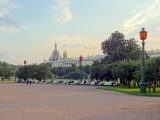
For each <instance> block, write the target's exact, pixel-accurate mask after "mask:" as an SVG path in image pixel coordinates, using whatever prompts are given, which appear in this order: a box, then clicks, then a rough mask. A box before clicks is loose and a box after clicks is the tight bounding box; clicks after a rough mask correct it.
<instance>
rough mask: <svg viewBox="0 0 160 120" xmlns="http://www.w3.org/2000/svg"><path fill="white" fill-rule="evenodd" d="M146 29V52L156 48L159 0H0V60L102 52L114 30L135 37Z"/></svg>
mask: <svg viewBox="0 0 160 120" xmlns="http://www.w3.org/2000/svg"><path fill="white" fill-rule="evenodd" d="M143 27H145V30H146V31H147V32H148V35H147V39H146V40H145V42H146V43H145V50H151V49H153V50H156V49H160V0H0V61H5V62H7V63H10V64H14V65H18V64H20V65H23V61H24V60H26V61H27V64H33V63H38V64H39V63H42V62H43V61H44V59H46V60H48V59H49V57H50V55H51V53H52V52H53V50H54V44H55V42H56V43H57V49H58V51H59V53H60V55H61V56H62V55H63V52H64V51H65V49H66V51H67V53H68V57H69V58H71V57H79V56H80V55H82V56H84V57H86V56H88V55H89V56H91V55H94V56H95V55H102V50H101V43H102V42H103V41H104V40H105V39H108V38H109V37H110V35H111V33H113V32H114V31H117V30H118V31H119V32H121V33H123V34H124V35H125V39H129V38H132V37H134V38H135V39H136V40H137V41H139V42H138V43H139V44H140V46H141V40H140V39H139V31H141V28H143Z"/></svg>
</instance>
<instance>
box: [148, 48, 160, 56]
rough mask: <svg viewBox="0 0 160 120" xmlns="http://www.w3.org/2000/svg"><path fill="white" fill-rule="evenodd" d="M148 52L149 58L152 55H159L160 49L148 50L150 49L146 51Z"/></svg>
mask: <svg viewBox="0 0 160 120" xmlns="http://www.w3.org/2000/svg"><path fill="white" fill-rule="evenodd" d="M146 52H147V53H148V55H149V56H150V57H151V58H154V57H160V50H159V49H157V50H153V49H152V50H150V51H146Z"/></svg>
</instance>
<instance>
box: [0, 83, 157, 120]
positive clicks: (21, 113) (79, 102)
mask: <svg viewBox="0 0 160 120" xmlns="http://www.w3.org/2000/svg"><path fill="white" fill-rule="evenodd" d="M0 120H160V98H159V97H141V96H133V95H128V94H123V93H119V92H114V91H106V90H99V89H95V86H81V85H55V84H32V85H26V84H25V83H0Z"/></svg>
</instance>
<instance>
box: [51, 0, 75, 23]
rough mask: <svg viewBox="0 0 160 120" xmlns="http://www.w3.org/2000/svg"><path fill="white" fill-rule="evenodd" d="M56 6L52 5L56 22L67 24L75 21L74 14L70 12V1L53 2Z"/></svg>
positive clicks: (59, 0) (57, 0)
mask: <svg viewBox="0 0 160 120" xmlns="http://www.w3.org/2000/svg"><path fill="white" fill-rule="evenodd" d="M53 2H54V3H55V4H56V5H51V8H52V9H53V12H54V13H53V14H54V15H53V16H54V18H55V19H56V20H55V21H57V22H60V23H66V22H69V21H70V20H72V19H73V14H72V12H71V11H70V5H71V2H70V1H68V0H53Z"/></svg>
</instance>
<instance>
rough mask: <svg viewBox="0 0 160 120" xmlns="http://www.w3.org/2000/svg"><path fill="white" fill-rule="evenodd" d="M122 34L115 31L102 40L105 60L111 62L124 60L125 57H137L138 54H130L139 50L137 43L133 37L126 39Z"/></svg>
mask: <svg viewBox="0 0 160 120" xmlns="http://www.w3.org/2000/svg"><path fill="white" fill-rule="evenodd" d="M124 37H125V36H124V34H123V33H120V32H118V31H115V32H113V33H112V34H111V36H110V37H109V38H108V39H106V40H105V41H104V42H102V50H103V53H104V54H107V56H106V58H105V59H106V62H107V63H112V62H116V61H124V60H126V59H134V60H136V59H138V58H139V56H140V54H138V56H135V57H134V56H133V55H132V54H133V53H135V52H136V51H138V50H140V47H139V45H138V44H137V42H138V41H136V40H135V39H134V38H130V39H129V40H126V39H125V38H124Z"/></svg>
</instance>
